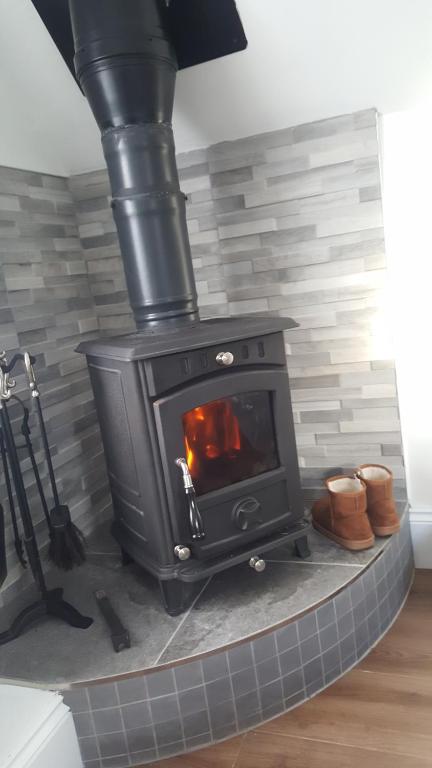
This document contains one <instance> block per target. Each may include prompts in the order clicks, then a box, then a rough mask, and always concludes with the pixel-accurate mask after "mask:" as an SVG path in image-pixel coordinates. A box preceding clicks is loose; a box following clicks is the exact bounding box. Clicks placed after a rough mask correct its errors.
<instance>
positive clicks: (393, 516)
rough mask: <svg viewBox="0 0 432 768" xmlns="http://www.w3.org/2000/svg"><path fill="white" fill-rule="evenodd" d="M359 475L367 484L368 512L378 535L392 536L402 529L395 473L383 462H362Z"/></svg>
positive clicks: (358, 471)
mask: <svg viewBox="0 0 432 768" xmlns="http://www.w3.org/2000/svg"><path fill="white" fill-rule="evenodd" d="M356 474H357V476H358V477H359V478H360V479H361V480H363V482H364V483H365V484H366V495H367V513H368V517H369V520H370V523H371V526H372V529H373V531H374V533H375V535H376V536H391V534H392V533H397V532H398V530H399V529H400V523H399V517H398V514H397V512H396V504H395V501H394V498H393V474H392V472H391V471H390V470H389V469H388V468H387V467H383V466H382V465H381V464H362V465H361V466H360V467H359V468H358V470H357V473H356Z"/></svg>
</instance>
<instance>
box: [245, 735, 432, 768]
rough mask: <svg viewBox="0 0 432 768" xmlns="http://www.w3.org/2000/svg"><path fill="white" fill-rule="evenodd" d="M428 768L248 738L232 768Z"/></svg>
mask: <svg viewBox="0 0 432 768" xmlns="http://www.w3.org/2000/svg"><path fill="white" fill-rule="evenodd" d="M254 766H259V768H348V766H349V768H365V766H367V768H430V767H431V760H430V759H429V758H421V757H411V756H407V755H397V756H396V755H394V753H391V752H383V751H379V752H378V751H373V750H369V749H363V748H361V747H349V746H344V745H341V744H332V743H329V742H324V741H310V740H308V739H302V738H299V737H296V736H288V735H282V734H272V737H271V739H269V736H268V734H266V733H264V732H263V731H262V730H260V731H256V732H253V733H249V734H247V736H246V738H245V740H244V742H243V745H242V747H241V750H240V755H239V758H238V760H237V762H236V764H235V768H251V767H252V768H253V767H254Z"/></svg>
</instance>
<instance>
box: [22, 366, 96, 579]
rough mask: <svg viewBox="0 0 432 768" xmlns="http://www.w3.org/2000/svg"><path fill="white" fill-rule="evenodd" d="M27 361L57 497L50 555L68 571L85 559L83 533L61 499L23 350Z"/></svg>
mask: <svg viewBox="0 0 432 768" xmlns="http://www.w3.org/2000/svg"><path fill="white" fill-rule="evenodd" d="M24 365H25V369H26V372H27V377H28V381H29V387H30V390H31V394H32V398H33V399H34V402H35V403H36V413H37V416H38V421H39V428H40V433H41V438H42V444H43V448H44V453H45V460H46V463H47V467H48V474H49V479H50V483H51V490H52V494H53V498H54V507H53V508H52V509H51V510H50V512H49V515H48V517H49V521H50V547H49V557H50V559H51V560H52V561H53V563H55V565H57V566H58V567H59V568H63V570H65V571H69V570H70V569H71V568H73V567H74V566H75V565H82V563H84V561H85V559H86V556H85V551H84V536H83V534H82V532H81V531H80V529H79V528H78V527H77V526H76V525H75V524H74V523H73V522H72V519H71V513H70V509H69V507H68V506H67V504H61V502H60V497H59V493H58V489H57V483H56V479H55V475H54V467H53V463H52V458H51V451H50V447H49V442H48V436H47V431H46V427H45V420H44V416H43V413H42V406H41V402H40V392H39V389H38V386H37V382H36V377H35V373H34V369H33V364H32V359H31V357H30V355H29V353H28V352H24Z"/></svg>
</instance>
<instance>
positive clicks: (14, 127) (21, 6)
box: [0, 0, 103, 175]
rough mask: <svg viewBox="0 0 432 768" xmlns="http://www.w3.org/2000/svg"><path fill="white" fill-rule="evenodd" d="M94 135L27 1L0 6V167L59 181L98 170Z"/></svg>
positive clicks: (6, 0) (63, 67)
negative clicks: (46, 175) (86, 169)
mask: <svg viewBox="0 0 432 768" xmlns="http://www.w3.org/2000/svg"><path fill="white" fill-rule="evenodd" d="M97 134H98V131H97V128H96V127H95V124H94V119H93V117H92V115H91V113H90V110H89V109H88V106H87V104H86V102H85V99H84V98H83V96H82V95H81V93H80V91H79V89H78V87H77V85H76V83H75V80H74V78H73V77H72V75H71V74H70V72H69V70H68V68H67V67H66V65H65V64H64V63H63V60H62V59H61V57H60V55H59V53H58V51H57V48H56V46H55V45H54V43H53V42H52V39H51V37H50V35H49V33H48V31H47V30H46V28H45V26H44V25H43V23H42V22H41V20H40V17H39V16H38V14H37V12H36V10H35V9H34V7H33V5H32V4H31V2H30V0H0V165H6V166H11V167H15V168H24V169H26V170H35V171H43V172H45V173H53V174H58V175H67V174H69V173H70V172H71V171H73V170H75V171H76V170H77V169H79V168H81V167H95V166H97V167H100V166H101V165H102V163H103V157H102V153H101V151H100V148H99V138H98V135H97Z"/></svg>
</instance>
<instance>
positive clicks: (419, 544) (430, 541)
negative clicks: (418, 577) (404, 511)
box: [410, 509, 432, 568]
mask: <svg viewBox="0 0 432 768" xmlns="http://www.w3.org/2000/svg"><path fill="white" fill-rule="evenodd" d="M410 524H411V536H412V542H413V548H414V561H415V566H416V568H432V510H429V511H427V510H425V511H423V510H422V511H420V510H415V509H411V511H410Z"/></svg>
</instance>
